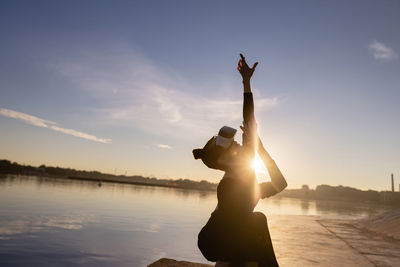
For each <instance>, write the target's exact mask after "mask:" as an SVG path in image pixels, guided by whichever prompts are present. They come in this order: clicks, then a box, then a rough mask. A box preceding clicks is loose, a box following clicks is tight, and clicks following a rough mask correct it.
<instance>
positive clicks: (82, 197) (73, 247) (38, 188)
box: [0, 176, 380, 266]
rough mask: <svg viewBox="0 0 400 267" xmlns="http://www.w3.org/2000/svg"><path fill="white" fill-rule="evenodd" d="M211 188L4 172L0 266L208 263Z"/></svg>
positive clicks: (292, 205) (320, 211)
mask: <svg viewBox="0 0 400 267" xmlns="http://www.w3.org/2000/svg"><path fill="white" fill-rule="evenodd" d="M216 203H217V200H216V194H215V193H214V192H201V191H190V190H182V189H171V188H161V187H149V186H136V185H126V184H125V185H124V184H113V183H103V185H102V186H101V187H99V186H98V184H97V183H95V182H90V181H79V180H66V179H54V178H48V177H47V178H40V177H15V176H7V177H5V178H4V177H3V178H0V265H1V266H26V265H29V266H33V265H37V266H41V265H51V266H70V265H85V266H126V265H129V266H147V265H148V264H149V263H151V262H153V261H155V260H157V259H158V258H161V257H171V258H179V259H185V260H191V261H197V262H206V261H205V259H204V258H203V257H202V256H201V254H200V252H199V250H198V249H197V233H198V232H199V230H200V229H201V227H202V226H203V225H204V224H205V223H206V221H207V220H208V217H209V215H210V213H211V212H212V211H213V209H214V208H215V206H216ZM257 210H260V211H263V212H264V213H265V214H266V215H267V216H268V215H282V214H289V215H323V216H334V217H340V218H344V217H357V216H365V215H369V214H375V213H377V212H379V211H380V209H377V208H376V207H369V206H363V205H351V204H349V203H339V202H328V201H322V202H321V201H318V202H317V201H306V200H299V199H289V198H272V199H268V200H261V201H260V203H259V204H258V206H257Z"/></svg>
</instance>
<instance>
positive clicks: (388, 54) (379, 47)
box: [368, 40, 398, 61]
mask: <svg viewBox="0 0 400 267" xmlns="http://www.w3.org/2000/svg"><path fill="white" fill-rule="evenodd" d="M368 48H369V50H370V51H371V53H372V55H373V56H374V58H375V59H377V60H381V61H389V60H394V59H397V57H398V55H397V53H396V52H395V51H394V50H393V49H392V48H390V47H388V46H387V45H385V44H384V43H381V42H378V41H377V40H374V41H373V42H372V43H371V44H370V45H369V46H368Z"/></svg>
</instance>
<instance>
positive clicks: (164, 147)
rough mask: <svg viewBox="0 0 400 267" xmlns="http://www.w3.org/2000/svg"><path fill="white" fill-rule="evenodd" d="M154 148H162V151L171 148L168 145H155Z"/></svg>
mask: <svg viewBox="0 0 400 267" xmlns="http://www.w3.org/2000/svg"><path fill="white" fill-rule="evenodd" d="M156 147H158V148H162V149H172V147H171V146H169V145H164V144H156Z"/></svg>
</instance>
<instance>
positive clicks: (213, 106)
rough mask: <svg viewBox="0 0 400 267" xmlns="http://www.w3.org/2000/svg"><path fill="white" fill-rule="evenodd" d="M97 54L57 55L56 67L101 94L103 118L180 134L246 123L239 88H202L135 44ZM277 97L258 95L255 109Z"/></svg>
mask: <svg viewBox="0 0 400 267" xmlns="http://www.w3.org/2000/svg"><path fill="white" fill-rule="evenodd" d="M116 51H118V52H116ZM92 53H93V54H91V55H86V56H84V57H79V58H69V59H64V60H58V62H62V63H58V64H57V65H54V66H53V67H54V68H55V70H56V71H58V72H59V73H61V74H62V75H65V76H67V77H68V79H69V80H71V81H73V82H75V84H76V86H77V87H78V88H80V89H81V90H84V91H86V92H89V93H90V94H91V95H92V97H94V98H96V104H97V105H98V106H96V107H95V108H93V110H95V111H96V112H98V113H99V114H100V116H101V117H102V118H104V119H103V122H108V123H110V124H114V125H115V124H119V125H122V126H127V125H132V126H134V127H136V128H140V129H142V130H145V131H147V132H149V133H152V134H160V135H164V136H165V135H168V136H170V137H176V136H179V138H187V137H193V136H204V135H209V134H210V132H211V133H212V132H215V131H217V130H218V129H219V128H220V127H221V126H222V125H232V126H235V125H236V126H238V124H240V123H241V120H242V118H241V117H242V115H241V113H242V111H241V110H242V107H241V105H242V99H241V96H242V94H241V92H240V89H239V92H237V91H234V90H231V91H230V93H228V94H222V93H221V92H222V91H223V90H222V87H223V86H221V85H218V84H214V85H212V87H213V88H215V89H212V90H210V89H209V88H202V86H200V85H195V84H192V83H189V82H188V81H187V80H186V79H184V78H182V77H181V76H180V75H178V74H176V73H174V72H172V71H171V70H170V69H168V68H163V69H160V68H158V67H157V66H156V64H154V63H153V62H151V61H150V60H148V59H146V58H144V57H142V56H140V55H139V54H137V53H135V51H131V50H130V49H119V50H115V49H113V50H110V51H101V52H95V51H92ZM104 55H107V56H104ZM232 88H240V87H239V86H232ZM206 90H207V91H209V92H211V94H210V96H209V97H204V95H205V94H204V93H203V92H204V91H206ZM277 102H278V99H277V98H276V97H273V98H265V97H264V98H263V97H259V96H258V97H257V100H256V112H262V111H263V110H266V109H270V108H273V107H274V106H276V105H277ZM177 133H179V135H177Z"/></svg>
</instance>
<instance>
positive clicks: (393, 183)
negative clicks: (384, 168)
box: [392, 173, 394, 192]
mask: <svg viewBox="0 0 400 267" xmlns="http://www.w3.org/2000/svg"><path fill="white" fill-rule="evenodd" d="M392 192H394V178H393V173H392Z"/></svg>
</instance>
